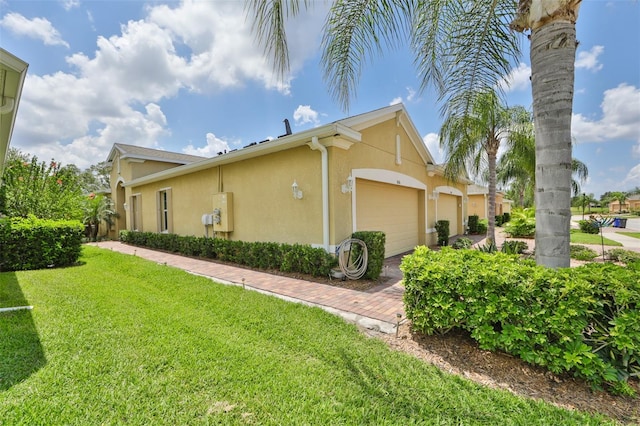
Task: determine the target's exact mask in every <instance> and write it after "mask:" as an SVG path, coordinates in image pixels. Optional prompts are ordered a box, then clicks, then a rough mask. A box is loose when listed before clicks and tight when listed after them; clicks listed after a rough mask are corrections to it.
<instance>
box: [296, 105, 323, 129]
mask: <svg viewBox="0 0 640 426" xmlns="http://www.w3.org/2000/svg"><path fill="white" fill-rule="evenodd" d="M293 119H294V120H295V123H296V126H302V125H303V124H308V123H310V124H313V125H314V126H317V125H318V124H320V121H319V119H318V112H317V111H314V110H313V109H311V105H298V108H296V110H295V111H294V112H293Z"/></svg>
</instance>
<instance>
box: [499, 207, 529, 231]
mask: <svg viewBox="0 0 640 426" xmlns="http://www.w3.org/2000/svg"><path fill="white" fill-rule="evenodd" d="M504 231H505V232H506V233H507V235H509V236H510V237H512V238H529V237H533V236H534V235H535V232H536V218H535V210H534V209H531V208H528V209H515V210H514V211H513V212H512V213H511V220H510V221H509V223H508V224H507V226H505V228H504Z"/></svg>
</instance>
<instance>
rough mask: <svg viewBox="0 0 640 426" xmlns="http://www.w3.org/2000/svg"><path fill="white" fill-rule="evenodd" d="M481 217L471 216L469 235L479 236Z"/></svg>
mask: <svg viewBox="0 0 640 426" xmlns="http://www.w3.org/2000/svg"><path fill="white" fill-rule="evenodd" d="M479 219H480V217H479V216H478V215H477V214H474V215H471V216H469V233H470V234H472V235H475V234H479V233H480V232H478V221H479Z"/></svg>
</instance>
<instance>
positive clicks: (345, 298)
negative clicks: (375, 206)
mask: <svg viewBox="0 0 640 426" xmlns="http://www.w3.org/2000/svg"><path fill="white" fill-rule="evenodd" d="M93 245H95V246H97V247H100V248H104V249H109V250H113V251H117V252H120V253H125V254H131V255H135V256H140V257H142V258H144V259H148V260H151V261H154V262H158V263H166V264H167V265H169V266H173V267H176V268H180V269H184V270H185V271H188V272H190V273H193V274H197V275H202V276H206V277H210V278H211V279H213V280H214V281H218V282H220V283H223V284H235V285H243V284H244V286H245V287H246V288H248V289H252V290H257V291H260V292H263V293H266V294H271V295H274V296H276V297H280V298H282V299H285V300H289V301H294V302H299V303H304V304H307V305H311V306H318V307H320V308H322V309H324V310H326V311H329V312H331V313H334V314H337V315H340V316H341V317H343V318H344V319H346V320H347V321H350V322H354V323H356V324H358V325H361V326H364V327H367V328H373V329H377V330H380V331H383V332H385V333H394V332H395V330H396V325H397V323H398V317H397V315H398V314H400V315H401V318H404V306H403V303H402V295H403V293H404V289H403V287H402V285H401V279H402V275H401V274H399V272H400V271H399V269H398V270H396V265H395V264H393V265H391V266H390V267H387V268H385V272H387V273H389V276H390V279H389V280H388V281H387V282H386V283H385V284H382V285H380V286H377V287H374V288H372V289H369V290H367V291H357V290H349V289H345V288H341V287H335V286H330V285H325V284H319V283H315V282H310V281H305V280H301V279H296V278H289V277H284V276H280V275H272V274H268V273H265V272H260V271H254V270H251V269H245V268H240V267H236V266H231V265H225V264H221V263H215V262H210V261H207V260H200V259H194V258H190V257H185V256H179V255H176V254H171V253H165V252H161V251H155V250H149V249H146V248H142V247H135V246H130V245H127V244H122V243H120V242H119V241H103V242H100V243H95V244H93Z"/></svg>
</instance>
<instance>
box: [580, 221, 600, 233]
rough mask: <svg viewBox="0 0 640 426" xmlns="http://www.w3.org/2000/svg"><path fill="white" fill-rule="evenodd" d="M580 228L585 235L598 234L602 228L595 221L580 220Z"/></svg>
mask: <svg viewBox="0 0 640 426" xmlns="http://www.w3.org/2000/svg"><path fill="white" fill-rule="evenodd" d="M578 226H579V227H580V230H581V231H582V232H584V233H585V234H598V233H600V226H598V222H596V221H595V220H579V221H578Z"/></svg>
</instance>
